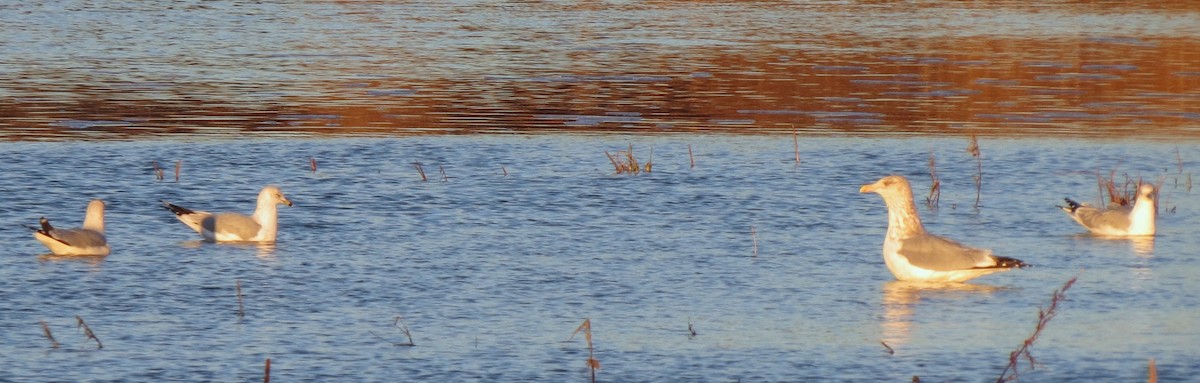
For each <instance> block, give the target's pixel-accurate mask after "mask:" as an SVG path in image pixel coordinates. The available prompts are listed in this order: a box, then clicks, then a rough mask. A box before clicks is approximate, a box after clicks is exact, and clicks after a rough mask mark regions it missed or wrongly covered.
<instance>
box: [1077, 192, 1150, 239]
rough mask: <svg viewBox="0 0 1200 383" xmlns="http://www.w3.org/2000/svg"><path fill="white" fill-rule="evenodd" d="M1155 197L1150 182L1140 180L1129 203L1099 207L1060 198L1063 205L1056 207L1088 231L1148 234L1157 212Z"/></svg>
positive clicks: (1113, 234) (1118, 235)
mask: <svg viewBox="0 0 1200 383" xmlns="http://www.w3.org/2000/svg"><path fill="white" fill-rule="evenodd" d="M1157 199H1158V196H1157V193H1156V192H1155V188H1154V185H1151V184H1149V183H1144V184H1142V185H1141V186H1138V191H1137V199H1136V200H1135V201H1134V204H1133V206H1121V205H1116V204H1114V206H1109V207H1108V208H1107V209H1100V208H1097V207H1095V206H1092V205H1090V204H1086V203H1079V202H1075V201H1073V200H1071V199H1070V198H1064V200H1066V201H1067V206H1059V207H1058V208H1060V209H1062V210H1063V211H1065V212H1067V215H1068V216H1071V219H1073V220H1075V222H1078V223H1079V224H1080V225H1082V226H1083V227H1084V228H1087V229H1088V231H1091V232H1092V233H1096V234H1099V235H1106V236H1116V237H1124V236H1148V235H1154V231H1155V227H1154V221H1155V219H1156V218H1157V216H1158V207H1157V206H1155V204H1156V200H1157Z"/></svg>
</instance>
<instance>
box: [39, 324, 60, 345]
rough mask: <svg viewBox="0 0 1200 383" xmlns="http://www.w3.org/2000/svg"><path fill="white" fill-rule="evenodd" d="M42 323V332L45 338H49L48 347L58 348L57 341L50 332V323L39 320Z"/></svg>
mask: <svg viewBox="0 0 1200 383" xmlns="http://www.w3.org/2000/svg"><path fill="white" fill-rule="evenodd" d="M39 322H40V323H41V324H42V334H45V335H46V339H49V340H50V348H58V341H57V340H55V339H54V334H51V333H50V325H47V324H46V321H44V320H43V321H39Z"/></svg>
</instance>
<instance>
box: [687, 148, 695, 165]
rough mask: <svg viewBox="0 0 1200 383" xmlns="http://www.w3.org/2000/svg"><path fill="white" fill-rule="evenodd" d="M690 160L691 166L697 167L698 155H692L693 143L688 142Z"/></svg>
mask: <svg viewBox="0 0 1200 383" xmlns="http://www.w3.org/2000/svg"><path fill="white" fill-rule="evenodd" d="M688 162H689V163H691V164H692V165H691V168H695V167H696V157H693V156H692V144H688Z"/></svg>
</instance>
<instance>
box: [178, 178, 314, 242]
mask: <svg viewBox="0 0 1200 383" xmlns="http://www.w3.org/2000/svg"><path fill="white" fill-rule="evenodd" d="M162 203H163V205H164V206H166V207H167V210H170V211H171V212H172V213H175V217H176V218H179V221H180V222H183V224H184V225H187V227H190V228H192V230H195V231H196V232H197V233H200V235H201V236H203V237H204V240H206V241H209V242H274V241H275V233H276V231H277V229H278V223H277V220H278V208H277V207H276V205H279V204H286V205H288V206H292V201H289V200H288V199H287V197H284V195H283V192H282V191H280V190H279V187H276V186H267V187H264V188H263V189H262V191H261V192H259V193H258V205H257V207H255V209H254V214H252V215H249V216H247V215H244V214H238V213H215V214H214V213H209V212H206V211H200V210H191V209H188V208H184V207H181V206H179V205H175V204H172V203H170V202H167V201H162Z"/></svg>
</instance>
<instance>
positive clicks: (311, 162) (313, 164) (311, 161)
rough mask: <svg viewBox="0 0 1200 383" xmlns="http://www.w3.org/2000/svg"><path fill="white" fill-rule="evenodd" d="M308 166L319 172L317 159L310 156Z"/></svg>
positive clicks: (314, 171)
mask: <svg viewBox="0 0 1200 383" xmlns="http://www.w3.org/2000/svg"><path fill="white" fill-rule="evenodd" d="M308 167H309V168H311V169H312V172H313V173H316V172H317V159H316V158H312V157H308Z"/></svg>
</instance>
